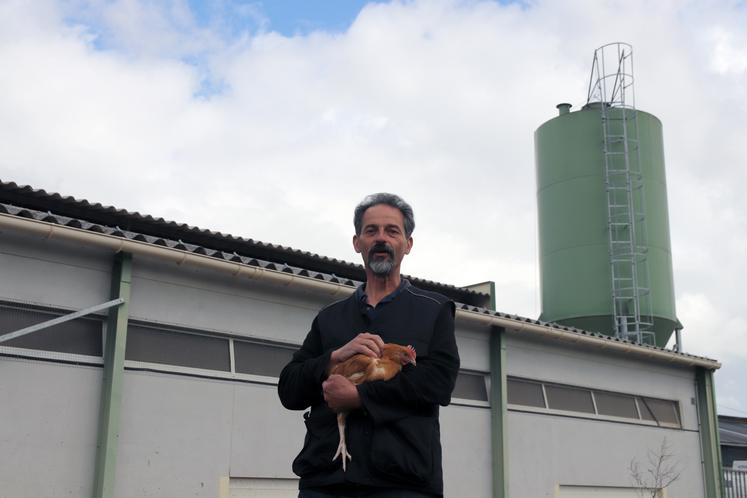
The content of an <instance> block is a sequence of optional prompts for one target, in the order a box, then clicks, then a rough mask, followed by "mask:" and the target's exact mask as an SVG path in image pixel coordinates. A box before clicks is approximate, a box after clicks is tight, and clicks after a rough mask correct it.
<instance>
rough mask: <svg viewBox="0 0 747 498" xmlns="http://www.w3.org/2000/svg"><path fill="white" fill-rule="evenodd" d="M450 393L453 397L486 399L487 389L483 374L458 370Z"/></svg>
mask: <svg viewBox="0 0 747 498" xmlns="http://www.w3.org/2000/svg"><path fill="white" fill-rule="evenodd" d="M451 395H452V396H453V397H455V398H461V399H473V400H478V401H487V400H488V390H487V389H486V387H485V376H484V375H481V374H471V373H465V372H459V374H458V375H457V378H456V384H455V385H454V392H453V393H451Z"/></svg>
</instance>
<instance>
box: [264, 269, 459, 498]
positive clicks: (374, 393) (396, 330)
mask: <svg viewBox="0 0 747 498" xmlns="http://www.w3.org/2000/svg"><path fill="white" fill-rule="evenodd" d="M366 308H367V305H366V304H365V303H363V302H361V301H360V299H359V298H358V295H357V294H353V295H352V296H350V297H349V298H347V299H344V300H342V301H338V302H336V303H333V304H331V305H329V306H327V307H326V308H324V309H322V310H321V311H320V312H319V314H318V315H317V317H316V319H314V322H313V324H312V326H311V330H310V331H309V333H308V335H307V336H306V339H305V340H304V343H303V345H302V346H301V349H299V350H298V351H297V352H296V353H295V354H294V355H293V359H292V360H291V362H290V363H289V364H288V365H286V367H285V368H284V369H283V371H282V373H281V374H280V382H279V384H278V393H279V395H280V400H281V402H282V403H283V406H285V407H286V408H288V409H291V410H305V409H307V408H309V407H311V410H310V411H309V412H306V413H304V422H305V424H306V438H305V440H304V446H303V449H302V450H301V452H300V453H299V455H298V456H297V457H296V459H295V460H294V461H293V471H294V472H295V473H296V474H297V475H298V476H300V477H301V480H300V483H299V487H300V488H302V489H303V488H320V487H326V486H335V487H338V489H340V488H339V487H340V486H342V487H343V489H344V487H345V486H348V487H350V488H351V489H361V487H364V488H365V487H368V486H370V487H377V488H380V487H385V488H399V489H410V490H416V491H420V492H424V493H431V494H434V495H437V496H440V495H442V494H443V475H442V468H441V440H440V439H441V438H440V427H439V422H438V407H439V405H441V406H446V405H448V404H449V402H450V400H451V392H452V390H453V389H454V382H455V380H456V376H457V372H458V371H459V353H458V351H457V346H456V341H455V338H454V303H453V302H451V301H449V300H448V299H447V298H446V297H444V296H442V295H440V294H436V293H433V292H428V291H424V290H421V289H418V288H416V287H414V286H412V285H411V284H410V283H409V282H406V281H405V282H404V283H403V288H402V289H401V292H398V293H397V295H396V297H395V298H394V299H392V300H391V301H388V302H382V303H380V304H379V305H378V306H377V307H376V308H375V309H374V311H373V312H367V310H366ZM361 332H370V333H373V334H378V335H380V336H381V338H382V339H383V340H384V342H393V343H397V344H402V345H407V344H410V345H412V346H413V347H414V348H415V349H416V351H417V366H416V367H413V366H412V365H407V366H405V368H404V369H403V370H402V372H401V373H400V374H399V375H397V376H396V377H394V378H393V379H391V380H389V381H375V382H368V383H364V384H361V385H359V386H358V392H359V395H360V398H361V403H362V405H363V408H362V409H360V410H356V411H354V412H352V413H350V414H349V415H348V418H347V431H346V436H347V446H348V451H349V452H350V454H351V455H352V457H353V458H352V460H351V461H350V462H349V463H348V469H347V472H343V471H342V464H341V462H340V460H339V459H337V460H336V461H334V462H333V461H332V456H333V455H334V454H335V450H336V449H337V444H338V442H339V436H338V431H337V421H336V414H335V413H334V412H332V411H331V410H330V409H329V407H328V406H327V404H326V403H325V402H324V398H323V396H322V382H323V381H324V380H325V378H326V369H327V366H328V364H329V358H330V354H331V353H332V351H333V350H335V349H337V348H339V347H341V346H343V345H344V344H346V343H347V342H348V341H350V340H351V339H353V338H354V337H355V336H356V335H357V334H359V333H361Z"/></svg>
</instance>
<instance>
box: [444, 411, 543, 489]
mask: <svg viewBox="0 0 747 498" xmlns="http://www.w3.org/2000/svg"><path fill="white" fill-rule="evenodd" d="M490 444H491V443H490V410H489V409H487V408H473V407H467V406H448V407H446V408H442V409H441V446H442V448H443V466H444V496H445V497H446V498H461V497H470V498H490V497H492V496H493V495H492V481H491V475H492V460H491V453H490V451H491V450H490ZM516 496H529V495H516Z"/></svg>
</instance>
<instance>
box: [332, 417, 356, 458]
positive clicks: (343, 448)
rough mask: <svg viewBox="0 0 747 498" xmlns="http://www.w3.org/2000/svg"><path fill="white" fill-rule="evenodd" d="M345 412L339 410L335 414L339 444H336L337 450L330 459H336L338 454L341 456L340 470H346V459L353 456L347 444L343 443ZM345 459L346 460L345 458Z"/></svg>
mask: <svg viewBox="0 0 747 498" xmlns="http://www.w3.org/2000/svg"><path fill="white" fill-rule="evenodd" d="M347 415H348V414H347V413H345V412H340V413H338V414H337V429H338V430H339V431H340V444H339V445H338V446H337V452H336V453H335V456H333V457H332V461H333V462H334V461H335V460H337V457H338V456H342V471H343V472H345V471H347V460H352V459H353V457H352V456H350V453H348V448H347V445H346V444H345V419H346V418H347ZM346 459H347V460H346Z"/></svg>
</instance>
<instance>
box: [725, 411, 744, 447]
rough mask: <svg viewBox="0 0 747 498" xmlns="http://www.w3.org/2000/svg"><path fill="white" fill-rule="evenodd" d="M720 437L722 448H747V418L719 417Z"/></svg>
mask: <svg viewBox="0 0 747 498" xmlns="http://www.w3.org/2000/svg"><path fill="white" fill-rule="evenodd" d="M718 435H719V439H720V440H721V445H722V446H745V447H747V418H744V417H730V416H727V415H719V416H718Z"/></svg>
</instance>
